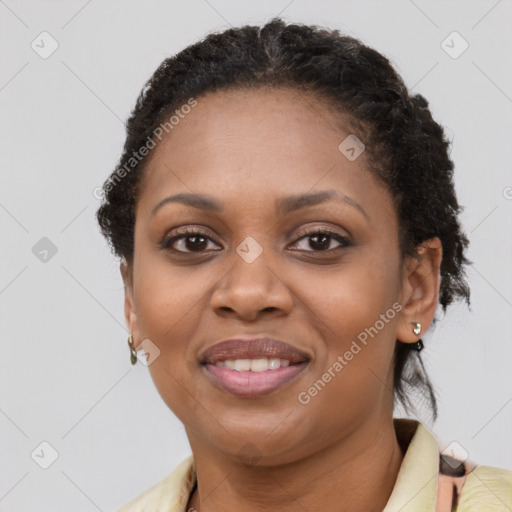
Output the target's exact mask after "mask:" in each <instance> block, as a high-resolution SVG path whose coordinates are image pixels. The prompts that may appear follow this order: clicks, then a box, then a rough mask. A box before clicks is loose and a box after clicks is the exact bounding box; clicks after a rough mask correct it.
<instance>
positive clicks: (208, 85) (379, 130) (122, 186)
mask: <svg viewBox="0 0 512 512" xmlns="http://www.w3.org/2000/svg"><path fill="white" fill-rule="evenodd" d="M257 87H279V88H283V87H287V88H293V89H296V90H302V91H306V92H311V93H314V94H316V95H317V96H319V97H321V98H323V99H325V100H326V101H328V102H330V105H332V106H334V107H335V108H338V109H339V110H340V112H343V113H345V114H347V113H348V114H349V119H350V128H351V129H352V130H353V133H355V134H356V135H357V137H358V138H360V139H361V140H362V141H363V142H364V144H365V146H366V151H365V153H366V157H367V158H368V162H369V165H370V170H371V171H372V172H373V173H374V174H375V176H377V177H378V178H379V179H380V180H381V181H382V182H383V183H384V184H385V185H386V187H387V188H388V190H389V191H390V192H391V194H392V196H393V198H394V201H395V205H396V210H397V213H398V218H399V242H400V247H401V250H402V254H403V255H404V256H405V255H414V254H415V252H416V250H417V246H418V245H419V244H421V243H422V242H424V241H426V240H427V239H429V238H432V237H439V239H440V240H441V243H442V248H443V258H442V263H441V283H440V292H439V303H440V304H441V306H442V308H443V311H446V308H447V306H448V305H449V304H450V303H452V302H453V301H454V300H455V299H457V298H463V299H465V300H466V302H467V303H468V304H469V296H470V292H469V287H468V284H467V282H466V279H465V268H464V267H465V265H466V264H469V263H470V261H469V260H468V259H467V258H466V256H465V250H466V248H467V245H468V240H467V238H466V236H465V235H464V233H463V232H462V230H461V225H460V224H459V220H458V214H459V213H460V211H461V207H460V206H459V204H458V202H457V198H456V195H455V190H454V182H453V167H454V166H453V162H452V161H451V160H450V157H449V142H448V141H447V140H446V138H445V134H444V131H443V128H442V127H441V126H440V125H439V124H438V123H437V122H436V121H434V120H433V118H432V115H431V113H430V110H429V108H428V102H427V100H426V99H425V98H424V97H423V96H421V95H420V94H415V95H410V94H409V92H408V90H407V87H406V86H405V84H404V82H403V80H402V79H401V77H400V76H399V75H398V74H397V72H396V71H395V70H394V68H393V67H392V65H391V63H390V62H389V60H388V59H387V58H386V57H384V56H383V55H381V54H380V53H378V52H377V51H375V50H373V49H372V48H370V47H368V46H366V45H364V44H363V43H362V42H361V41H359V40H357V39H355V38H353V37H349V36H346V35H342V34H340V33H339V31H337V30H328V29H325V28H319V27H316V26H308V25H302V24H286V23H285V22H284V21H282V20H281V19H279V18H274V19H273V20H271V21H269V22H268V23H266V24H265V25H264V26H262V27H258V26H249V25H248V26H243V27H240V28H232V29H229V30H225V31H224V32H221V33H212V34H210V35H208V36H207V37H206V38H204V39H203V40H201V41H199V42H197V43H195V44H193V45H191V46H189V47H187V48H185V49H184V50H182V51H181V52H179V53H178V54H177V55H175V56H172V57H169V58H167V59H165V60H164V61H163V62H162V63H161V65H160V66H159V67H158V69H157V70H156V71H155V72H154V74H153V76H152V77H151V78H150V79H149V80H148V81H147V82H146V84H145V86H144V88H143V90H142V91H141V93H140V95H139V97H138V98H137V102H136V105H135V108H134V109H133V111H132V112H131V115H130V117H129V119H128V121H127V124H126V134H127V136H126V141H125V144H124V148H123V153H122V155H121V158H120V160H119V162H118V164H117V166H116V168H115V169H114V171H113V172H112V174H111V176H110V177H109V178H108V179H107V180H106V181H105V183H104V185H103V191H104V198H103V202H102V204H101V206H100V208H99V209H98V211H97V214H96V215H97V220H98V222H99V225H100V228H101V230H102V233H103V234H104V236H105V237H106V239H107V241H108V242H109V244H110V246H111V248H112V250H113V252H114V253H115V254H116V255H117V256H119V257H120V258H123V259H125V260H127V261H128V262H130V261H131V260H132V258H133V250H134V225H135V207H136V202H137V198H138V195H139V193H140V190H141V189H142V186H143V177H144V175H143V170H144V167H145V165H146V163H147V161H148V159H149V158H150V157H149V156H148V157H146V158H144V159H142V160H141V161H140V163H138V165H137V166H136V167H135V168H134V169H133V170H132V171H131V172H129V173H127V174H126V176H124V177H123V178H122V179H121V180H119V179H116V177H115V175H116V173H118V171H119V170H120V169H122V168H123V166H124V168H125V169H126V165H127V164H128V162H129V161H130V158H132V156H133V153H134V152H137V151H138V149H139V148H141V147H142V146H144V144H145V143H146V141H147V139H148V137H151V136H152V133H153V130H155V128H156V127H158V126H159V125H160V124H161V123H162V122H164V121H165V119H166V116H168V115H169V113H171V112H172V111H173V110H174V109H177V108H180V106H182V105H184V104H185V103H187V101H188V100H189V99H190V98H198V97H200V96H201V95H203V94H206V93H213V92H215V91H219V90H227V89H231V88H245V89H249V88H257ZM114 181H115V184H114V186H112V184H113V182H114ZM394 392H395V398H396V399H397V400H398V401H399V402H401V404H402V405H403V406H404V408H405V410H406V411H409V410H410V409H413V410H414V403H413V401H412V396H413V395H414V394H415V393H416V392H420V393H421V394H423V396H424V397H427V399H428V401H429V402H430V405H431V410H432V412H433V417H434V419H436V418H437V403H436V399H435V393H434V390H433V387H432V384H431V382H430V380H429V377H428V375H427V372H426V371H425V368H424V365H423V362H422V361H421V358H420V356H419V354H418V353H417V352H415V351H411V350H410V346H409V345H408V344H405V343H402V342H400V341H398V340H397V343H396V349H395V365H394Z"/></svg>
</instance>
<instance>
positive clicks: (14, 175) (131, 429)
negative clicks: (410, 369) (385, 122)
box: [0, 0, 512, 512]
mask: <svg viewBox="0 0 512 512" xmlns="http://www.w3.org/2000/svg"><path fill="white" fill-rule="evenodd" d="M511 4H512V3H511V1H507V0H502V1H495V0H486V1H473V2H469V1H464V2H462V1H460V2H456V1H453V2H446V1H444V2H441V1H426V0H415V1H412V0H403V1H393V2H391V1H387V2H383V1H371V2H370V1H359V2H350V1H339V0H337V1H325V0H324V1H318V0H317V1H314V2H306V1H301V0H294V1H289V0H282V1H273V2H269V1H266V2H249V1H239V2H228V1H222V0H208V1H206V0H193V1H187V2H163V1H145V2H143V1H130V2H126V1H125V2H121V1H100V0H92V1H91V0H89V1H83V0H81V1H67V2H64V1H61V2H51V1H45V2H42V1H40V2H35V1H19V0H18V1H15V0H0V42H1V48H2V66H1V69H0V108H1V112H2V115H1V118H0V130H1V133H0V138H1V141H2V144H1V149H0V168H1V172H2V186H1V188H0V223H1V233H2V245H1V247H2V250H1V256H2V259H1V263H0V315H1V343H2V351H1V354H2V357H1V358H0V367H1V371H0V379H1V380H0V390H1V391H0V432H1V454H2V455H1V459H2V463H1V470H0V476H1V479H0V510H2V511H7V510H8V511H10V512H18V511H22V510H31V511H32V512H40V511H41V512H42V511H54V510H75V511H94V510H102V511H107V510H115V509H116V508H117V507H118V506H120V505H121V504H123V503H125V502H126V501H127V500H129V499H131V498H132V497H134V496H135V495H137V494H139V493H140V492H142V491H143V490H145V489H147V488H148V487H150V486H151V485H153V484H154V483H156V482H157V481H158V480H160V479H161V478H163V477H164V476H165V475H167V474H168V473H169V472H170V471H171V470H172V468H173V467H174V466H175V465H176V464H177V463H178V462H179V461H181V460H182V459H183V458H184V457H185V456H186V455H188V454H189V445H188V442H187V439H186V436H185V433H184V430H183V428H182V426H181V424H180V422H179V421H178V420H177V419H176V418H175V417H174V416H173V414H172V413H171V412H170V411H169V410H168V409H167V407H166V406H165V404H164V403H163V402H162V400H161V399H160V397H159V395H158V393H157V391H156V389H155V388H154V385H153V383H152V381H151V379H150V376H149V371H148V368H147V367H144V366H143V365H142V364H138V365H137V366H135V367H132V366H131V365H130V363H129V353H128V346H127V344H126V337H127V330H126V327H125V323H124V316H123V287H122V281H121V278H120V275H119V271H118V263H117V262H116V261H115V259H114V258H113V256H112V255H111V254H110V252H109V250H108V248H107V246H106V244H105V242H104V240H103V239H102V238H101V236H100V234H99V230H98V228H97V226H96V223H95V219H94V213H95V211H96V209H97V207H98V205H99V201H98V200H97V198H96V197H95V196H94V189H95V188H96V187H98V186H100V185H101V184H102V182H103V180H104V179H105V178H106V177H107V175H108V173H109V172H110V171H111V170H112V169H113V166H114V164H115V163H116V161H117V158H118V157H119V155H120V151H121V146H122V144H123V141H124V129H123V121H124V120H125V119H126V117H127V116H128V114H129V111H130V110H131V108H132V107H133V105H134V102H135V99H136V96H137V94H138V92H139V90H140V89H141V87H142V85H143V83H144V81H145V80H146V79H147V78H149V76H150V74H151V73H152V72H153V71H154V69H155V68H156V67H157V66H158V64H159V63H160V62H161V61H162V60H163V59H164V58H165V57H166V56H168V55H170V54H172V53H175V52H177V51H178V50H180V49H182V48H183V47H185V46H186V45H188V44H190V43H192V42H194V41H196V40H197V39H198V38H200V37H203V36H204V35H206V34H207V33H208V32H209V31H211V30H216V29H222V28H227V27H228V26H229V25H230V24H232V25H238V24H243V23H248V22H254V23H258V24H259V23H261V22H264V21H266V20H268V19H269V18H271V17H273V16H275V15H278V14H281V16H283V17H284V18H285V19H286V20H289V21H302V22H306V23H318V24H324V25H327V26H329V27H331V28H339V29H340V30H342V31H343V32H345V33H347V34H349V35H353V36H356V37H359V38H360V39H362V40H363V41H364V42H366V43H367V44H370V45H371V46H374V47H375V48H376V49H377V50H379V51H381V52H382V53H383V54H384V55H386V56H387V57H389V58H390V59H391V60H392V61H393V62H394V63H395V65H396V66H397V68H398V71H399V72H400V73H401V74H402V76H403V77H404V79H405V81H406V83H407V85H408V86H409V87H410V88H412V89H413V90H414V91H415V92H420V93H422V94H423V95H424V96H425V97H426V98H427V99H428V100H429V102H430V105H431V109H432V111H433V114H434V116H435V118H436V120H437V121H438V122H440V123H441V124H442V125H443V126H445V127H446V130H447V133H448V136H449V137H450V139H451V140H452V141H453V149H452V153H451V154H452V158H453V160H454V162H455V165H456V177H457V192H458V195H459V199H460V201H461V203H462V204H463V205H465V211H464V215H463V221H464V226H465V229H466V231H467V233H468V235H469V236H470V238H471V241H472V245H471V249H470V252H469V257H470V259H472V260H473V262H474V266H473V268H472V269H471V270H470V271H469V278H470V283H471V287H472V311H468V310H467V308H466V307H465V306H462V305H461V306H459V305H457V306H454V307H452V311H451V312H450V313H449V314H447V315H446V317H445V318H444V319H443V320H442V321H440V323H439V324H438V326H437V328H436V329H434V330H433V331H432V332H430V333H428V334H427V336H426V337H425V338H424V339H425V343H426V346H427V347H426V349H425V350H424V352H423V354H424V360H425V362H426V365H427V368H428V369H429V372H430V375H431V377H432V380H433V381H434V383H435V385H436V388H437V391H438V393H439V402H440V403H439V405H440V418H439V420H438V422H437V423H435V424H434V425H430V426H431V428H432V430H433V431H434V432H435V434H436V435H437V437H438V439H439V441H440V443H441V444H442V445H447V444H449V443H451V442H454V441H455V442H457V443H458V444H459V445H460V447H459V449H463V450H466V451H467V452H468V454H469V457H470V459H472V460H475V461H477V462H479V463H481V464H487V465H494V466H500V467H506V468H509V469H512V444H511V442H510V432H511V431H512V429H511V427H512V403H511V402H512V381H511V378H510V364H511V361H512V344H511V343H510V341H511V334H510V333H511V330H512V314H511V312H512V311H511V308H512V293H511V290H512V272H511V264H510V263H511V259H510V257H511V252H512V251H511V249H512V242H511V236H510V234H511V232H512V230H511V224H512V200H511V199H512V188H511V187H512V175H511V172H510V163H511V161H512V158H511V144H510V134H511V133H512V116H511V113H512V99H511V97H512V72H511V69H512V67H511V66H510V64H511V63H510V55H511V54H512V44H511V43H512V36H511V32H510V23H511V21H512V16H511V14H512V5H511ZM43 31H47V32H49V33H50V34H51V36H52V37H53V38H54V39H55V40H56V41H57V42H58V45H59V47H58V49H57V50H56V51H55V53H53V54H52V55H51V56H49V57H48V58H47V59H43V58H41V57H40V55H39V54H38V53H36V52H35V51H34V50H33V49H32V48H31V43H32V41H34V40H35V41H36V43H37V42H38V41H40V38H39V39H38V36H39V34H40V33H41V32H43ZM453 31H457V32H459V33H460V35H461V36H462V37H463V38H464V39H465V40H466V41H467V42H468V43H469V48H468V49H467V50H466V51H465V52H464V53H463V54H462V55H460V56H459V57H458V58H452V57H451V56H450V55H448V54H447V53H446V52H445V51H444V49H443V47H442V46H441V43H442V41H443V40H445V38H446V37H447V36H448V35H449V34H451V33H452V32H453ZM42 44H43V43H41V42H39V45H40V46H41V45H42ZM451 44H452V46H454V47H455V50H456V49H457V48H461V46H460V41H458V42H454V43H451ZM44 45H45V48H46V49H48V48H49V47H50V46H49V40H46V43H44ZM42 237H47V238H48V239H50V240H51V242H52V243H53V244H54V245H55V246H56V248H57V253H56V254H54V255H53V256H52V253H51V252H49V253H48V255H47V256H46V261H45V262H44V261H41V260H40V259H39V258H38V257H36V255H35V254H34V253H33V247H34V246H35V245H36V244H37V243H38V242H39V241H40V239H41V238H42ZM39 243H40V244H43V249H44V244H48V242H47V241H46V242H45V241H43V242H39ZM36 249H38V250H34V251H35V252H36V253H38V251H41V250H43V249H41V247H39V246H36ZM39 257H43V256H42V255H41V254H39ZM425 414H426V413H425ZM420 419H421V417H420ZM425 421H427V419H426V418H425ZM43 441H46V442H47V443H49V444H50V445H51V446H52V447H53V449H54V450H56V452H58V458H57V459H56V460H55V462H54V463H53V464H52V465H51V466H50V467H48V469H43V468H42V467H40V465H41V464H45V463H49V462H51V460H50V459H49V457H50V458H51V452H52V449H50V448H48V447H45V445H43V446H42V447H41V446H40V444H41V442H43ZM457 446H458V445H457ZM34 450H35V455H34V457H33V458H32V457H31V453H33V452H34Z"/></svg>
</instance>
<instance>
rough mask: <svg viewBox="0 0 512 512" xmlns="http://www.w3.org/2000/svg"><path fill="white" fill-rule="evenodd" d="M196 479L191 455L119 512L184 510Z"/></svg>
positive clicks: (179, 511)
mask: <svg viewBox="0 0 512 512" xmlns="http://www.w3.org/2000/svg"><path fill="white" fill-rule="evenodd" d="M195 479H196V474H195V466H194V459H193V456H192V455H190V456H189V457H187V458H186V459H184V460H183V461H181V462H180V463H179V464H178V465H177V466H176V467H175V468H174V469H173V470H172V471H171V473H169V474H168V475H167V476H166V477H165V478H163V479H162V480H160V482H158V483H156V484H155V485H153V486H152V487H150V488H149V489H147V490H146V491H144V492H143V493H142V494H140V495H139V496H137V497H136V498H134V499H132V500H131V501H130V502H128V503H126V504H125V505H124V506H123V507H121V508H120V509H118V511H117V512H148V511H151V512H181V511H184V510H185V508H186V506H187V503H188V498H189V495H190V491H191V489H192V487H193V486H194V484H195Z"/></svg>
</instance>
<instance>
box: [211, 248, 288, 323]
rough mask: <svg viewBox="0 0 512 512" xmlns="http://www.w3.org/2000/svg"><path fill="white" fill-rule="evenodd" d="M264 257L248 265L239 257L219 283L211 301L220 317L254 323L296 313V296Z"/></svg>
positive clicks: (235, 257) (236, 257) (235, 258)
mask: <svg viewBox="0 0 512 512" xmlns="http://www.w3.org/2000/svg"><path fill="white" fill-rule="evenodd" d="M267 263H268V262H267V261H265V258H264V257H263V254H261V255H260V256H259V257H258V258H257V259H256V260H255V261H253V262H251V263H248V262H247V261H244V259H243V258H241V257H239V256H238V255H235V256H234V263H233V265H232V267H231V268H230V270H229V271H228V272H227V273H226V274H225V275H224V277H223V278H222V279H221V280H220V281H219V282H218V283H217V287H216V289H215V290H214V292H213V294H212V298H211V306H212V308H213V310H214V311H215V312H216V313H217V314H218V315H221V316H225V317H228V316H235V317H238V318H240V319H241V320H245V321H254V320H257V319H259V318H260V317H261V316H262V315H270V316H284V315H288V314H289V313H290V312H291V310H292V309H293V303H294V301H293V295H292V293H291V291H290V289H289V288H288V286H287V285H286V284H285V282H284V276H279V273H278V271H277V272H276V271H274V270H273V269H271V268H270V267H269V266H268V264H267Z"/></svg>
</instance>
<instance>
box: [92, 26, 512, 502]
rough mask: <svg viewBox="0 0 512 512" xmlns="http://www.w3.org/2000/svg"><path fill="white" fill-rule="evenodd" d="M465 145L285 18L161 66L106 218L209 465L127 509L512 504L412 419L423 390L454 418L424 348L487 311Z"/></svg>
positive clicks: (333, 44) (386, 68)
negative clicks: (444, 321)
mask: <svg viewBox="0 0 512 512" xmlns="http://www.w3.org/2000/svg"><path fill="white" fill-rule="evenodd" d="M448 147H449V144H448V142H447V141H446V140H445V137H444V132H443V129H442V128H441V127H440V125H439V124H437V123H436V122H435V121H434V120H433V119H432V117H431V114H430V111H429V109H428V103H427V101H426V100H425V99H424V98H423V97H422V96H420V95H414V96H410V95H409V93H408V91H407V88H406V87H405V85H404V83H403V81H402V79H401V78H400V77H399V76H398V75H397V73H396V72H395V71H394V69H393V68H392V66H391V64H390V63H389V61H388V60H387V59H386V58H384V57H383V56H382V55H380V54H379V53H377V52H376V51H375V50H373V49H371V48H368V47H367V46H364V45H363V44H362V43H360V42H359V41H357V40H356V39H353V38H350V37H346V36H342V35H340V34H339V33H338V32H337V31H328V30H324V29H320V28H317V27H308V26H303V25H297V24H288V25H287V24H285V23H284V22H283V21H282V20H280V19H274V20H272V21H271V22H269V23H267V24H266V25H265V26H263V27H253V26H245V27H242V28H236V29H230V30H227V31H225V32H223V33H220V34H212V35H210V36H208V37H207V38H206V39H205V40H203V41H201V42H199V43H197V44H194V45H192V46H190V47H188V48H186V49H185V50H183V51H182V52H180V53H179V54H178V55H176V56H175V57H172V58H169V59H166V60H165V61H164V62H163V63H162V64H161V65H160V67H159V68H158V69H157V71H156V72H155V73H154V75H153V77H152V78H151V79H150V80H149V81H148V83H147V84H146V86H145V87H144V89H143V91H142V92H141V95H140V96H139V98H138V101H137V104H136V107H135V109H134V111H133V112H132V115H131V117H130V119H129V121H128V124H127V139H126V143H125V146H124V152H123V155H122V157H121V159H120V161H119V164H118V166H117V168H116V169H115V171H114V172H113V173H112V175H111V176H110V178H109V179H108V180H107V181H106V182H105V184H104V191H105V199H104V202H103V204H102V206H101V207H100V209H99V211H98V214H97V215H98V220H99V223H100V226H101V228H102V231H103V233H104V235H105V236H106V238H107V239H108V241H109V243H110V244H111V247H112V249H113V250H114V252H115V254H117V255H118V256H119V257H120V258H121V274H122V278H123V281H124V285H125V316H126V321H127V324H128V326H129V329H130V332H131V335H130V337H129V340H128V343H129V345H130V351H131V358H132V363H136V362H137V350H139V351H141V353H142V351H144V353H145V357H146V360H144V362H145V364H148V365H149V369H150V372H151V375H152V378H153V380H154V382H155V385H156V387H157V389H158V391H159V393H160V395H161V396H162V398H163V400H164V401H165V403H166V404H167V405H168V407H169V408H170V409H171V410H172V411H173V412H174V414H176V416H177V417H178V418H179V419H180V420H181V421H182V422H183V424H184V426H185V430H186V433H187V436H188V439H189V442H190V446H191V449H192V456H190V457H189V458H188V459H186V460H185V461H183V462H182V463H181V464H180V465H179V466H178V467H177V468H176V469H175V470H174V471H173V472H172V473H171V474H170V475H169V476H168V477H167V478H166V479H164V480H163V481H161V482H159V483H158V484H156V485H155V486H154V487H152V488H151V489H149V490H147V491H146V492H145V493H143V494H142V495H141V496H139V497H137V498H135V499H134V500H132V501H131V502H130V503H129V504H127V505H126V506H125V507H123V508H122V509H121V511H122V512H135V511H142V510H151V511H152V512H156V511H171V510H173V511H185V510H196V511H200V512H214V511H226V510H243V511H244V512H247V511H249V512H250V511H255V510H274V511H278V510H279V511H295V510H308V511H313V510H315V511H317V510H336V511H349V510H350V511H356V510H361V511H363V510H364V511H382V510H384V511H385V512H391V511H398V510H400V511H402V512H404V511H413V510H414V511H434V510H436V511H438V512H439V511H444V510H446V511H448V510H455V509H457V510H458V511H459V512H465V511H470V510H471V511H472V510H482V508H481V507H484V509H485V510H487V511H489V510H496V511H497V510H500V511H502V510H507V508H506V507H512V497H511V491H510V489H511V487H512V486H511V482H512V472H510V471H507V470H504V469H499V468H491V467H487V466H476V467H475V466H474V465H470V464H468V463H467V461H461V460H456V459H455V458H451V457H448V456H443V457H440V454H439V449H438V446H437V443H436V440H435V438H434V437H433V436H432V434H431V433H430V432H429V431H428V430H427V428H426V427H424V426H423V425H422V424H421V423H419V422H417V421H413V420H406V419H398V418H393V408H394V401H395V399H396V400H398V401H400V402H401V403H402V404H403V405H404V406H405V408H406V410H409V409H410V407H411V406H412V402H411V397H412V396H413V395H414V393H415V391H420V392H424V393H426V394H427V396H428V398H429V400H430V402H431V406H432V413H433V416H434V418H435V417H436V414H437V410H436V402H435V396H434V392H433V389H432V386H431V384H430V381H429V379H428V377H427V375H426V373H425V371H424V367H423V365H422V363H421V359H420V351H421V349H422V347H423V344H422V336H423V334H424V333H425V332H426V331H427V329H428V328H429V326H430V325H431V324H432V322H433V320H434V314H435V311H436V308H437V306H438V304H440V305H441V307H442V308H443V309H444V310H445V309H446V308H447V306H448V305H449V304H450V303H452V302H453V301H454V300H455V299H458V298H462V299H465V300H466V301H467V302H469V289H468V286H467V283H466V281H465V278H464V275H465V274H464V269H465V265H467V264H468V263H469V262H468V260H467V259H466V256H465V250H466V247H467V245H468V241H467V239H466V237H465V236H464V234H463V233H462V231H461V227H460V224H459V220H458V213H459V211H460V207H459V205H458V202H457V199H456V196H455V193H454V185H453V163H452V161H451V160H450V158H449V154H448ZM139 355H140V354H139ZM463 485H464V488H463V487H462V486H463ZM461 491H462V492H461ZM457 507H458V508H457Z"/></svg>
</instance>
